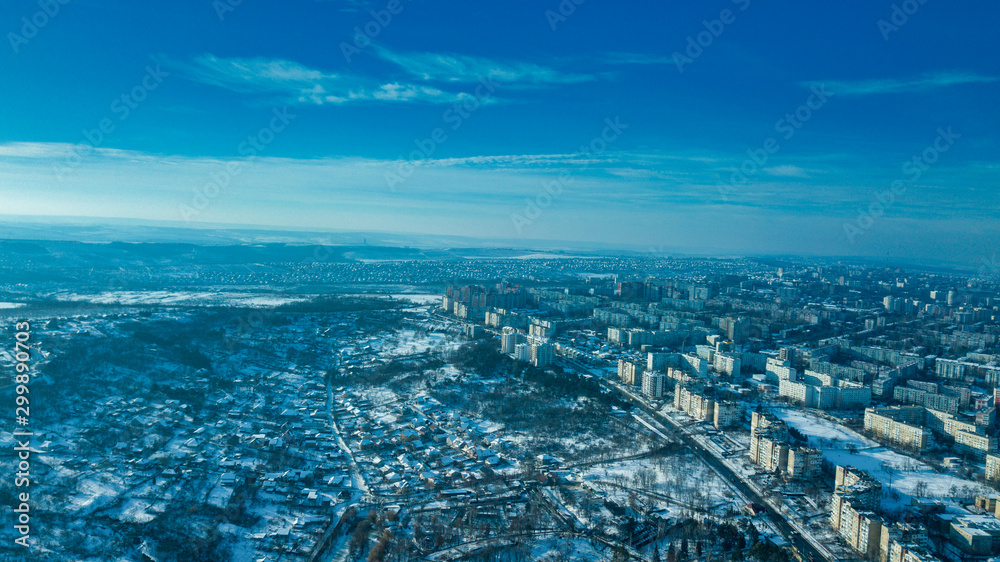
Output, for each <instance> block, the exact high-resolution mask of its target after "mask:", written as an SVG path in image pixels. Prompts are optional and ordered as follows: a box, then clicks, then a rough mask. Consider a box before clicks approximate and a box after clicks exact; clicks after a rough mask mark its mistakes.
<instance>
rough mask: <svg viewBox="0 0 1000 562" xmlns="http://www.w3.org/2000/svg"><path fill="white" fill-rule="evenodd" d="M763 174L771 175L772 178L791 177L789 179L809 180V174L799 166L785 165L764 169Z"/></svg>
mask: <svg viewBox="0 0 1000 562" xmlns="http://www.w3.org/2000/svg"><path fill="white" fill-rule="evenodd" d="M763 172H764V173H765V174H770V175H772V176H780V177H789V178H808V177H809V173H808V172H806V170H805V169H803V168H800V167H798V166H791V165H784V166H772V167H770V168H764V169H763Z"/></svg>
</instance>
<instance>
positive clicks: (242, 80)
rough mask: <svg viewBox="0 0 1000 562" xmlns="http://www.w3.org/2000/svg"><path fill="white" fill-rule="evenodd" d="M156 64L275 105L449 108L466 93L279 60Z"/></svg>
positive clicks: (165, 61)
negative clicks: (428, 105)
mask: <svg viewBox="0 0 1000 562" xmlns="http://www.w3.org/2000/svg"><path fill="white" fill-rule="evenodd" d="M158 60H159V61H160V62H161V63H162V64H163V65H164V66H167V67H169V68H172V69H173V70H175V71H176V72H178V73H179V74H181V75H182V76H184V77H185V78H187V79H188V80H191V81H193V82H200V83H202V84H208V85H211V86H216V87H219V88H224V89H226V90H229V91H232V92H236V93H239V94H245V95H248V96H253V97H257V98H260V99H264V100H266V99H272V100H274V99H276V100H277V101H278V102H280V103H297V104H312V105H343V104H349V103H366V102H367V103H372V102H397V103H405V102H426V103H444V104H451V103H455V102H457V101H461V100H463V99H465V98H467V97H468V96H469V94H467V93H463V92H458V93H452V92H446V91H443V90H441V89H438V88H435V87H431V86H427V85H422V84H410V83H406V82H399V81H378V80H374V79H371V78H368V77H364V76H359V75H353V74H347V73H333V72H324V71H321V70H317V69H313V68H309V67H307V66H305V65H302V64H299V63H297V62H293V61H289V60H284V59H265V58H223V57H216V56H215V55H212V54H204V55H199V56H197V57H195V58H194V59H193V60H192V61H191V62H184V61H177V60H173V59H171V58H169V57H166V56H162V55H161V56H160V57H158Z"/></svg>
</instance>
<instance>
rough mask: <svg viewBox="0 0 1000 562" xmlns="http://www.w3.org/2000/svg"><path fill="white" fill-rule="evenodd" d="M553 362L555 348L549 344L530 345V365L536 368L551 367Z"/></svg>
mask: <svg viewBox="0 0 1000 562" xmlns="http://www.w3.org/2000/svg"><path fill="white" fill-rule="evenodd" d="M554 360H555V348H554V347H553V346H552V344H550V343H535V344H532V345H531V364H532V365H534V366H536V367H545V366H547V365H551V364H552V362H553V361H554Z"/></svg>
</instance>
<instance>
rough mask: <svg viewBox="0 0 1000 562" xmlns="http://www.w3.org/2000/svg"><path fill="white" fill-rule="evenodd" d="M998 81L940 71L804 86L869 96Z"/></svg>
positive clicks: (838, 93)
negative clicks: (909, 75)
mask: <svg viewBox="0 0 1000 562" xmlns="http://www.w3.org/2000/svg"><path fill="white" fill-rule="evenodd" d="M998 80H1000V78H998V77H995V76H983V75H980V74H975V73H971V72H938V73H933V74H924V75H921V76H919V77H916V78H906V79H897V78H887V79H877V80H856V81H837V80H826V81H813V82H804V83H803V84H802V85H803V86H805V87H813V86H825V87H826V88H827V89H829V90H830V91H831V92H834V93H835V94H837V95H841V96H870V95H879V94H909V93H923V92H929V91H931V90H935V89H938V88H948V87H951V86H960V85H965V84H989V83H992V82H996V81H998Z"/></svg>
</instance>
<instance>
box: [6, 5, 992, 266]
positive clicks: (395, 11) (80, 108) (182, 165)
mask: <svg viewBox="0 0 1000 562" xmlns="http://www.w3.org/2000/svg"><path fill="white" fill-rule="evenodd" d="M997 11H998V8H996V7H995V6H978V5H977V6H975V7H973V5H972V4H962V5H960V6H958V7H956V6H955V5H947V6H946V5H944V4H939V3H935V2H924V3H919V2H917V1H916V0H914V1H913V2H900V3H892V2H887V3H884V4H883V3H876V4H873V5H863V6H862V5H858V6H854V7H851V8H844V7H827V6H824V7H816V6H801V5H796V4H792V3H789V2H786V3H782V4H781V5H779V6H774V5H768V6H765V5H758V4H757V3H756V2H752V1H751V0H735V1H732V2H719V3H716V4H714V5H711V6H708V5H699V6H683V7H673V6H653V7H644V8H643V9H642V10H641V11H638V12H636V11H629V10H625V9H623V8H622V7H620V6H613V5H606V4H600V3H593V2H580V3H575V2H572V1H570V0H567V1H564V2H562V3H559V2H550V3H542V4H534V3H532V4H530V5H529V4H528V3H504V4H502V5H501V4H495V5H492V6H486V8H485V9H484V8H483V7H481V6H480V7H478V9H477V8H476V7H469V6H460V5H457V6H449V7H448V8H442V7H435V6H430V5H428V4H426V3H421V2H409V1H407V0H401V1H399V2H377V1H376V2H362V1H357V2H297V3H294V4H291V5H289V6H283V7H282V8H281V9H280V10H278V9H275V8H269V7H266V6H263V5H256V4H253V3H248V2H235V1H225V0H222V1H217V2H214V3H212V2H199V3H185V4H182V5H178V6H175V5H171V6H170V9H169V10H168V9H167V5H166V4H165V3H163V4H159V5H158V4H155V3H154V4H153V5H144V6H126V7H114V8H111V7H103V6H99V5H94V4H93V3H88V2H83V1H77V2H66V3H65V4H64V3H61V2H59V1H57V0H54V1H53V2H51V3H45V2H41V3H37V2H19V3H17V4H15V5H14V6H11V7H10V8H8V9H7V10H6V16H5V18H4V20H3V21H4V22H5V23H4V25H5V28H4V29H5V31H7V33H5V36H6V39H7V45H5V46H4V47H3V55H2V58H3V60H4V62H5V69H6V70H7V72H8V76H9V77H10V83H11V84H16V85H17V86H16V87H13V88H6V89H5V90H4V91H3V93H2V94H0V96H2V98H0V99H2V101H3V103H4V107H5V111H4V126H3V127H2V129H0V163H2V164H3V165H2V167H0V186H3V189H2V190H0V202H2V206H3V208H4V209H5V214H7V215H14V216H38V215H44V216H63V217H79V216H83V217H91V218H97V219H100V218H107V219H139V220H144V221H172V222H175V223H182V224H185V225H188V226H192V227H197V226H200V225H207V224H220V223H221V224H225V223H234V224H243V225H256V226H268V227H303V228H311V229H317V230H362V231H382V232H405V233H414V234H421V235H451V236H468V237H480V238H493V239H509V240H511V241H512V244H516V243H517V242H518V241H524V240H552V241H582V242H594V243H608V244H627V245H634V246H637V247H648V248H664V247H670V248H674V247H683V248H703V249H712V250H717V251H724V252H730V253H803V254H813V255H815V254H822V255H845V256H852V255H856V256H865V257H887V258H917V259H932V258H943V257H947V258H948V259H949V260H952V261H958V262H964V263H968V264H971V265H976V264H979V263H981V262H982V261H983V260H989V259H990V258H991V256H994V255H995V252H996V248H997V243H998V242H1000V232H998V229H997V228H996V219H995V216H996V212H997V197H998V188H997V182H996V180H997V178H998V166H997V157H996V154H997V144H998V143H997V138H996V134H995V130H996V124H997V117H998V114H997V109H996V104H995V98H996V93H997V86H998V80H1000V70H998V68H997V58H996V53H997V52H1000V50H998V47H1000V45H998V42H1000V40H998V39H997V38H996V37H995V36H994V35H993V34H992V33H991V31H992V30H991V29H990V22H992V21H994V19H995V17H996V15H997ZM38 14H42V15H41V16H39V15H38ZM22 18H23V19H22ZM97 29H113V30H116V31H117V32H116V33H114V34H112V33H107V32H95V30H97ZM95 34H96V35H95ZM68 53H73V55H74V56H72V57H71V56H68Z"/></svg>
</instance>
